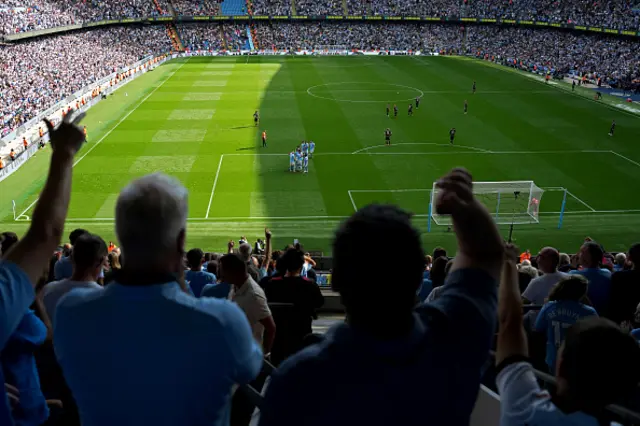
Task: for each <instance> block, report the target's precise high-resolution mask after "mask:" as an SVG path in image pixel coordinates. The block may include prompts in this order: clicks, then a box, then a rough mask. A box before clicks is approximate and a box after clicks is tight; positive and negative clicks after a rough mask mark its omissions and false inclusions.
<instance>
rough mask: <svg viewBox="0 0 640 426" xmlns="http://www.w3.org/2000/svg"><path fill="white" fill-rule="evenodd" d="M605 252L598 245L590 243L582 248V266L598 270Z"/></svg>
mask: <svg viewBox="0 0 640 426" xmlns="http://www.w3.org/2000/svg"><path fill="white" fill-rule="evenodd" d="M603 254H604V252H603V251H602V247H600V245H599V244H598V243H595V242H593V241H588V242H586V243H584V244H583V245H582V247H580V264H581V265H582V266H583V267H584V268H597V267H598V265H600V262H602V256H603Z"/></svg>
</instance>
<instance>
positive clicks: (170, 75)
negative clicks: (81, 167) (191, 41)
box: [18, 59, 189, 217]
mask: <svg viewBox="0 0 640 426" xmlns="http://www.w3.org/2000/svg"><path fill="white" fill-rule="evenodd" d="M187 62H189V59H187V60H186V61H184V62H183V63H182V65H180V66H179V67H178V68H176V69H175V70H174V71H173V72H172V73H171V74H169V76H167V78H166V79H164V81H163V82H162V83H160V84H159V85H158V86H157V87H156V88H155V89H153V90H152V91H151V93H149V94H148V95H147V96H145V97H144V99H142V100H141V101H140V103H138V105H136V106H135V107H134V108H133V109H132V110H131V111H129V112H128V113H126V114H125V116H124V117H122V118H121V119H120V121H118V122H117V123H116V125H115V126H113V127H112V128H111V129H110V130H109V131H108V132H107V133H105V134H104V135H103V136H102V137H101V138H100V139H99V140H98V142H96V143H95V144H93V146H92V147H91V148H89V149H88V150H87V152H85V153H84V154H83V155H82V156H81V157H80V158H78V159H77V160H76V161H75V162H74V163H73V167H75V166H76V164H78V163H79V162H81V161H82V159H83V158H84V157H86V156H87V155H89V153H90V152H91V151H93V150H94V149H95V147H96V146H98V145H100V143H101V142H102V141H103V140H104V139H105V138H106V137H107V136H109V135H110V134H111V132H113V131H114V130H115V129H116V128H117V127H118V126H119V125H120V124H121V123H122V122H123V121H124V120H126V119H127V117H129V116H130V115H131V114H132V113H133V112H134V111H135V110H137V109H138V107H139V106H140V105H142V104H143V103H144V102H145V101H146V100H147V99H149V98H150V97H151V95H153V94H154V93H155V92H156V90H158V89H159V88H161V87H162V85H163V84H165V83H166V82H167V81H169V79H170V78H171V77H173V76H174V74H175V73H176V72H178V70H180V68H182V67H183V66H184V64H186V63H187ZM39 199H40V197H38V198H36V199H35V200H34V201H33V203H31V204H29V206H28V207H27V208H26V209H24V211H23V212H22V214H20V215H18V217H20V216H22V215H23V214H25V213H26V212H27V211H29V209H31V207H33V206H34V205H35V204H36V203H37V202H38V200H39Z"/></svg>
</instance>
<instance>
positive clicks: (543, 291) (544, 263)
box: [522, 247, 567, 305]
mask: <svg viewBox="0 0 640 426" xmlns="http://www.w3.org/2000/svg"><path fill="white" fill-rule="evenodd" d="M537 261H538V269H539V270H540V272H542V274H543V275H542V276H540V277H538V278H535V279H533V280H531V282H530V283H529V285H528V286H527V288H526V289H525V290H524V293H522V299H523V302H524V303H525V304H526V303H529V304H534V305H542V304H543V303H544V299H545V298H546V297H547V296H549V292H550V291H551V289H552V288H553V286H554V285H556V284H557V282H558V281H560V279H561V278H564V277H566V276H567V274H565V273H564V272H560V271H558V264H559V263H560V253H558V250H556V249H554V248H553V247H545V248H543V249H542V250H540V253H539V254H538V257H537Z"/></svg>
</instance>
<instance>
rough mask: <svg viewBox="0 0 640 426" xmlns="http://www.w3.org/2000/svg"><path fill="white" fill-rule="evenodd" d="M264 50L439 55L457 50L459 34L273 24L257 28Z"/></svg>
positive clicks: (426, 28) (382, 26) (431, 28)
mask: <svg viewBox="0 0 640 426" xmlns="http://www.w3.org/2000/svg"><path fill="white" fill-rule="evenodd" d="M255 28H256V32H257V37H258V41H259V43H260V46H261V47H262V48H264V49H274V48H275V49H294V50H298V49H308V50H311V49H321V48H323V47H326V46H344V47H346V48H348V49H364V50H374V49H380V50H389V49H397V50H404V49H412V50H423V51H440V50H449V49H452V48H456V49H458V48H459V47H460V46H461V43H462V33H461V31H460V28H459V27H457V26H443V25H420V24H395V23H359V24H352V23H345V22H313V23H274V24H268V23H265V24H260V25H256V26H255Z"/></svg>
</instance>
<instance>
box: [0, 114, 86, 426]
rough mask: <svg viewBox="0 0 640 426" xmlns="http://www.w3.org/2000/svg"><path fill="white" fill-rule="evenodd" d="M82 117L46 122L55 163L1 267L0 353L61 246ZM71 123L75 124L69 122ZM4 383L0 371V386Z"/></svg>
mask: <svg viewBox="0 0 640 426" xmlns="http://www.w3.org/2000/svg"><path fill="white" fill-rule="evenodd" d="M83 116H84V114H80V115H78V116H75V117H74V115H73V114H67V116H66V117H65V119H64V121H63V122H62V123H61V124H60V125H59V126H58V128H57V129H54V127H53V125H52V124H51V123H50V122H49V121H48V120H45V123H46V124H47V128H48V130H49V135H50V137H51V147H52V149H53V153H52V154H51V163H50V167H49V174H48V176H47V181H46V183H45V185H44V189H43V190H42V193H41V194H40V198H39V199H38V202H37V203H36V207H35V209H34V210H33V215H32V219H31V226H30V227H29V229H28V230H27V232H26V234H25V235H24V237H23V238H22V240H20V241H18V242H17V243H16V244H14V245H13V246H12V247H11V249H10V250H9V252H8V253H1V254H2V260H1V261H0V351H2V350H4V349H5V347H6V345H7V341H8V340H9V338H10V337H11V335H12V334H13V333H14V332H15V330H16V328H17V327H18V325H19V324H20V322H21V321H22V319H23V318H24V315H25V313H26V312H27V309H28V308H29V305H30V304H31V303H32V302H33V299H34V297H35V294H34V291H33V286H35V284H36V283H37V282H38V279H39V278H40V277H41V276H42V270H43V268H44V266H45V265H47V262H48V261H49V259H50V258H51V253H53V251H54V250H55V248H56V246H57V245H58V244H59V243H60V239H61V237H62V229H63V228H64V220H65V218H66V216H67V211H68V208H69V198H70V196H71V172H72V168H73V158H74V156H75V154H76V153H77V152H78V150H79V149H80V147H81V146H82V144H83V142H84V135H83V133H82V130H81V129H80V128H79V127H78V126H77V125H76V123H78V122H79V121H80V120H81V119H82V117H83ZM72 119H73V122H72V121H71V120H72ZM4 382H5V378H4V377H3V375H2V369H0V384H1V383H4ZM2 395H3V396H2V398H0V425H3V426H4V425H11V424H13V419H12V416H11V411H10V409H9V404H8V401H7V396H6V393H5V392H4V391H3V393H2Z"/></svg>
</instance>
